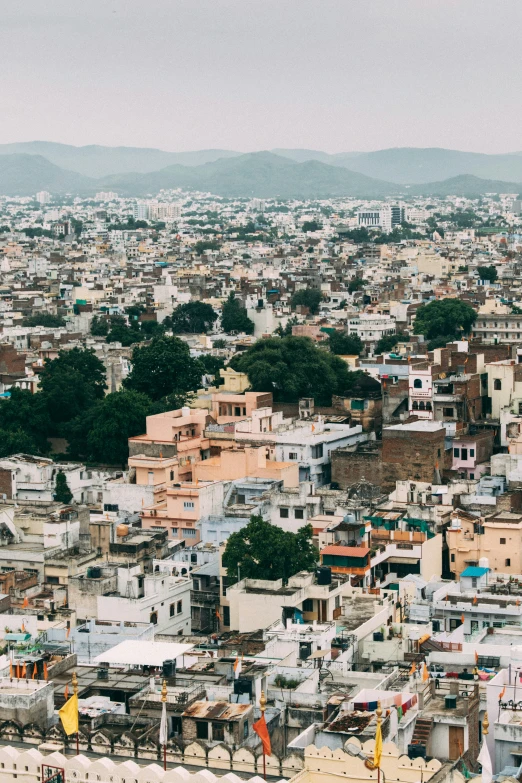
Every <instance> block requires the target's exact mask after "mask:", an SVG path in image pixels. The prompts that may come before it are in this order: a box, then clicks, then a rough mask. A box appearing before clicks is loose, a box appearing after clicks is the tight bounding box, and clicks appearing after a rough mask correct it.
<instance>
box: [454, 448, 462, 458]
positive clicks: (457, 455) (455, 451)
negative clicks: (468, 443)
mask: <svg viewBox="0 0 522 783" xmlns="http://www.w3.org/2000/svg"><path fill="white" fill-rule="evenodd" d="M453 456H454V457H460V449H453Z"/></svg>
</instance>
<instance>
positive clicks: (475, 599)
mask: <svg viewBox="0 0 522 783" xmlns="http://www.w3.org/2000/svg"><path fill="white" fill-rule="evenodd" d="M473 603H474V605H475V606H476V605H477V604H478V598H477V596H475V597H474V599H473Z"/></svg>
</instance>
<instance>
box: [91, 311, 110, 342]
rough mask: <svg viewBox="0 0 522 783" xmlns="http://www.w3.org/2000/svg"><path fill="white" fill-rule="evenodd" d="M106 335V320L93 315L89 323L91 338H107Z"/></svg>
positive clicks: (107, 330)
mask: <svg viewBox="0 0 522 783" xmlns="http://www.w3.org/2000/svg"><path fill="white" fill-rule="evenodd" d="M108 333H109V324H108V322H107V319H106V318H100V317H99V316H97V315H95V316H94V318H93V319H92V321H91V334H92V335H93V337H107V335H108Z"/></svg>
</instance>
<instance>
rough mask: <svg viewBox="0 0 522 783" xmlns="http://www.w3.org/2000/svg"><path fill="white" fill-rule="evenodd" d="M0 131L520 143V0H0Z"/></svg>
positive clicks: (294, 143)
mask: <svg viewBox="0 0 522 783" xmlns="http://www.w3.org/2000/svg"><path fill="white" fill-rule="evenodd" d="M0 13H1V17H0V65H1V70H0V74H1V76H0V97H1V102H0V106H1V112H2V114H1V120H0V143H1V142H10V141H29V140H33V139H45V140H51V141H61V142H66V143H70V144H93V143H98V144H110V145H118V144H121V145H136V146H151V147H152V146H154V147H161V148H163V149H168V150H189V149H202V148H209V147H220V148H228V149H237V150H244V151H247V150H255V149H268V148H271V147H306V148H314V149H324V150H326V151H330V152H338V151H345V150H370V149H379V148H382V147H392V146H417V147H422V146H441V147H453V148H458V149H466V150H474V151H483V152H508V151H514V150H522V101H521V99H520V95H521V89H520V88H521V86H522V67H521V66H522V47H521V45H520V30H521V23H522V0H81V2H80V0H15V1H14V2H13V0H0Z"/></svg>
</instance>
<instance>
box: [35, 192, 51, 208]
mask: <svg viewBox="0 0 522 783" xmlns="http://www.w3.org/2000/svg"><path fill="white" fill-rule="evenodd" d="M36 200H37V201H38V203H39V204H42V205H43V204H48V203H49V202H50V200H51V194H50V193H49V192H48V191H47V190H39V191H38V193H37V194H36Z"/></svg>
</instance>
